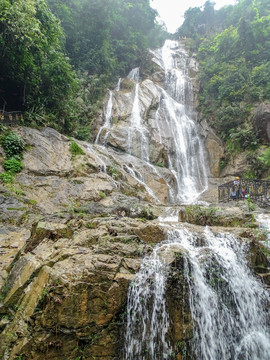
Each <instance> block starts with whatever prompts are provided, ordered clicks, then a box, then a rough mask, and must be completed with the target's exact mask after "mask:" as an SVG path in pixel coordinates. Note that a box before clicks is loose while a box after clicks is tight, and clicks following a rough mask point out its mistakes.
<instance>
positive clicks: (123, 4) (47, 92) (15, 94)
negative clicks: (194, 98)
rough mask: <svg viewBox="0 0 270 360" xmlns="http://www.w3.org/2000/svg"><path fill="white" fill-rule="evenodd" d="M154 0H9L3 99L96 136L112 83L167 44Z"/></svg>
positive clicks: (43, 119) (0, 27) (0, 65)
mask: <svg viewBox="0 0 270 360" xmlns="http://www.w3.org/2000/svg"><path fill="white" fill-rule="evenodd" d="M156 16H157V12H156V11H155V10H154V9H152V8H151V7H150V4H149V0H136V1H135V0H128V1H127V0H98V1H97V0H2V1H1V3H0V54H1V55H0V96H1V98H0V104H1V108H2V109H5V110H12V111H14V110H23V111H25V116H26V119H27V120H28V121H31V120H33V121H34V122H37V123H39V124H41V125H47V124H50V125H53V126H54V127H56V128H58V129H59V130H61V131H64V132H66V133H73V134H75V135H77V136H79V137H82V138H88V139H89V137H90V127H89V124H90V123H91V120H92V119H93V117H94V115H95V113H96V111H97V109H98V106H99V101H100V99H101V98H102V97H103V95H104V92H105V90H106V88H107V87H109V86H111V84H112V83H113V82H115V81H116V79H117V77H120V76H124V75H126V74H127V72H128V71H129V70H130V69H131V68H132V67H135V66H139V65H140V64H141V61H143V59H144V57H145V55H146V52H147V49H148V48H149V47H155V46H159V45H160V44H161V42H162V41H163V40H164V37H165V36H166V31H164V29H163V28H162V26H161V25H158V24H157V22H156Z"/></svg>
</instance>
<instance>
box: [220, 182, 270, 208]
mask: <svg viewBox="0 0 270 360" xmlns="http://www.w3.org/2000/svg"><path fill="white" fill-rule="evenodd" d="M246 198H249V199H250V200H251V201H252V202H256V203H259V204H260V205H263V206H270V180H248V179H243V180H242V179H241V180H238V183H237V181H230V182H228V183H226V184H223V185H220V186H219V187H218V201H219V202H229V201H233V200H244V199H246Z"/></svg>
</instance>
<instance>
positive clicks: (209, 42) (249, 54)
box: [178, 0, 270, 155]
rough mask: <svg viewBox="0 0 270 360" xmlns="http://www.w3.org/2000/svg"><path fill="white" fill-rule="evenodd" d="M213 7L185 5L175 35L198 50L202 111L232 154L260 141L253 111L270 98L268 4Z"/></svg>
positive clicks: (243, 1) (242, 0)
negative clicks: (184, 11) (189, 6)
mask: <svg viewBox="0 0 270 360" xmlns="http://www.w3.org/2000/svg"><path fill="white" fill-rule="evenodd" d="M213 6H214V3H211V2H210V1H207V2H206V3H205V5H204V8H203V9H201V8H193V9H189V10H188V11H187V12H186V13H185V21H184V23H183V25H182V27H181V28H180V29H179V30H178V35H185V36H188V37H190V38H191V40H190V46H191V49H192V50H194V51H196V52H197V53H198V60H199V62H200V71H199V80H200V94H199V100H200V108H201V111H202V112H203V114H204V116H205V117H206V118H207V119H208V120H209V121H210V123H211V125H212V126H213V127H214V128H215V129H216V131H217V133H218V134H219V135H220V136H221V137H222V138H223V139H224V140H225V142H226V145H227V150H228V154H230V155H233V154H235V153H236V152H238V151H242V150H246V149H247V150H255V149H256V148H257V147H258V145H259V142H260V141H261V139H258V138H257V134H256V131H255V129H254V128H253V124H252V122H251V115H252V109H253V107H254V106H256V104H257V103H258V102H263V101H269V100H270V81H269V80H270V61H269V59H270V38H269V33H270V3H269V1H267V0H260V1H250V0H239V1H238V3H237V4H236V5H235V6H226V7H224V8H222V9H220V10H218V11H216V10H214V7H213Z"/></svg>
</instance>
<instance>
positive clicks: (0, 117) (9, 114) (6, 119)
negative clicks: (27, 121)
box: [0, 110, 23, 125]
mask: <svg viewBox="0 0 270 360" xmlns="http://www.w3.org/2000/svg"><path fill="white" fill-rule="evenodd" d="M22 118H23V116H22V112H21V111H4V110H0V123H4V124H5V125H15V124H19V123H20V121H21V120H22Z"/></svg>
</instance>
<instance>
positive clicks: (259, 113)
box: [252, 103, 270, 144]
mask: <svg viewBox="0 0 270 360" xmlns="http://www.w3.org/2000/svg"><path fill="white" fill-rule="evenodd" d="M252 120H253V124H254V126H255V129H256V130H257V132H258V134H259V136H260V137H261V138H262V139H263V141H264V142H265V143H267V144H269V143H270V104H266V103H262V104H260V105H259V106H258V107H257V108H256V109H255V111H254V116H253V119H252Z"/></svg>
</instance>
